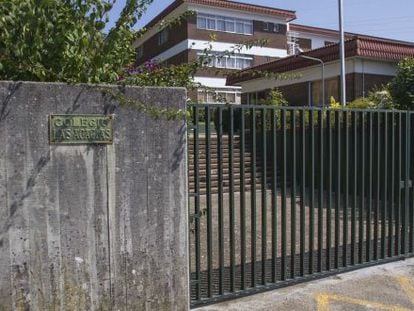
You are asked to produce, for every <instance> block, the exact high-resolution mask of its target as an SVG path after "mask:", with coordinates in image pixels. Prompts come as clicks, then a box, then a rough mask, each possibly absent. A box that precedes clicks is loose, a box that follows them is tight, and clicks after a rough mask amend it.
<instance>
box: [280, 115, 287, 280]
mask: <svg viewBox="0 0 414 311" xmlns="http://www.w3.org/2000/svg"><path fill="white" fill-rule="evenodd" d="M281 112H282V161H283V162H282V163H283V164H282V172H283V173H282V175H283V176H282V241H281V242H282V258H281V274H280V275H281V279H282V281H284V280H286V239H287V234H286V173H287V161H286V110H285V109H282V111H281Z"/></svg>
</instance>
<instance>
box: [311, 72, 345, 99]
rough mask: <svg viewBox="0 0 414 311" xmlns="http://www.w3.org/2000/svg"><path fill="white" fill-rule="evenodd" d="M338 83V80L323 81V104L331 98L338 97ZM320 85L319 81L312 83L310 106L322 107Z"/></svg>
mask: <svg viewBox="0 0 414 311" xmlns="http://www.w3.org/2000/svg"><path fill="white" fill-rule="evenodd" d="M338 86H339V83H338V78H332V79H327V80H325V104H327V103H329V100H330V99H331V96H333V97H334V98H335V99H338V97H339V87H338ZM321 88H322V83H321V80H318V81H313V82H312V106H320V105H322V98H321V92H322V90H321Z"/></svg>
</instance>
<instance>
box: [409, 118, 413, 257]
mask: <svg viewBox="0 0 414 311" xmlns="http://www.w3.org/2000/svg"><path fill="white" fill-rule="evenodd" d="M413 117H414V113H412V112H410V120H409V123H408V125H409V126H408V131H409V133H408V134H407V135H408V146H409V148H408V150H409V157H410V160H409V161H410V180H409V182H410V188H411V189H410V190H411V191H410V192H411V194H410V197H409V199H410V202H411V203H410V204H409V206H408V208H409V210H410V215H409V217H410V234H409V236H410V239H409V240H410V242H409V244H410V246H409V252H410V254H412V253H413V252H414V185H413V181H414V165H411V161H412V160H411V159H413V149H412V143H413V133H414V131H413V128H412V126H413V124H414V118H413Z"/></svg>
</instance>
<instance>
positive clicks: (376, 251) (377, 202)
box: [374, 112, 381, 260]
mask: <svg viewBox="0 0 414 311" xmlns="http://www.w3.org/2000/svg"><path fill="white" fill-rule="evenodd" d="M380 128H381V112H377V135H376V136H377V140H376V142H377V152H376V153H377V156H376V159H377V161H376V164H377V167H376V175H375V176H376V179H377V180H376V181H377V183H376V190H375V194H376V198H375V224H374V260H378V258H379V247H378V242H379V241H378V238H379V211H380V193H381V189H380V185H381V184H380V174H381V131H380Z"/></svg>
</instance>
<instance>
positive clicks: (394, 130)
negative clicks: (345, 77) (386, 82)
mask: <svg viewBox="0 0 414 311" xmlns="http://www.w3.org/2000/svg"><path fill="white" fill-rule="evenodd" d="M190 109H191V111H192V113H191V115H192V122H191V124H190V125H189V130H188V144H189V146H188V147H189V148H188V149H189V180H190V185H189V189H190V197H189V208H190V212H189V213H190V257H191V262H190V271H191V273H190V274H191V280H190V282H191V302H192V306H193V307H194V306H199V305H201V304H205V303H212V302H216V301H220V300H224V299H228V298H234V297H239V296H242V295H247V294H252V293H256V292H259V291H263V290H268V289H273V288H277V287H281V286H286V285H290V284H294V283H297V282H303V281H307V280H310V279H314V278H317V277H322V276H327V275H332V274H335V273H339V272H343V271H349V270H351V269H355V268H360V267H365V266H368V265H373V264H379V263H383V262H388V261H392V260H396V259H400V258H404V257H408V256H411V255H412V254H413V253H414V200H413V196H414V194H413V187H412V180H413V176H414V165H412V159H414V154H413V153H414V151H413V148H411V141H413V139H414V138H413V135H414V130H413V128H412V124H414V120H413V119H414V114H413V113H410V112H405V111H384V110H382V111H381V110H346V109H335V110H328V109H318V108H294V107H283V108H273V107H270V106H250V105H241V106H234V105H231V106H228V105H220V104H217V105H211V104H209V105H194V106H191V107H190ZM200 116H202V117H200ZM200 122H203V123H204V124H212V123H214V124H215V129H214V130H213V129H212V127H211V126H206V127H205V129H204V131H200V125H199V123H200ZM201 132H203V133H201Z"/></svg>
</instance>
